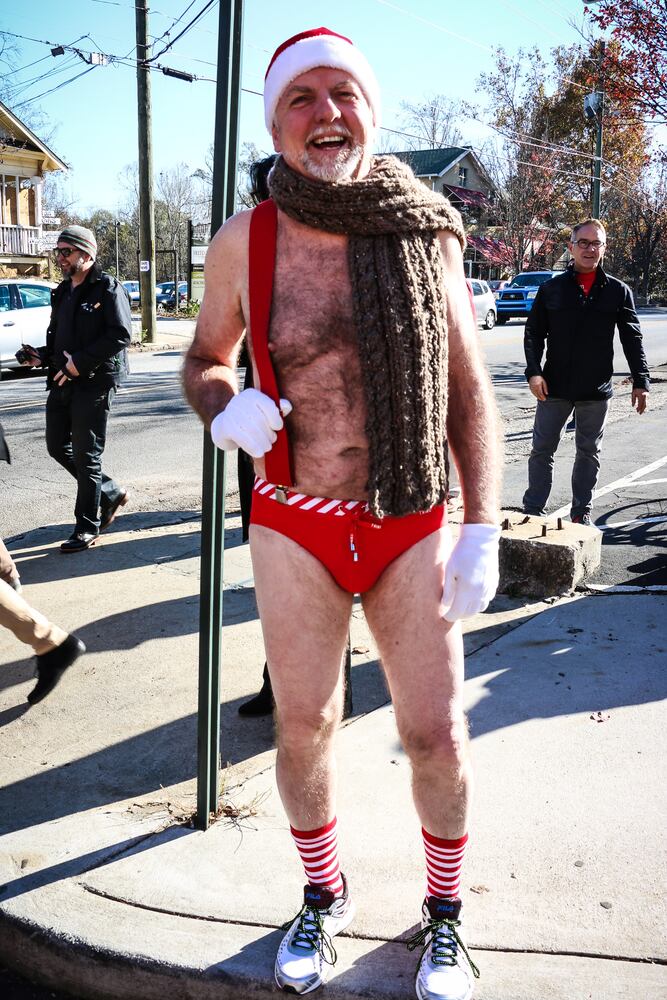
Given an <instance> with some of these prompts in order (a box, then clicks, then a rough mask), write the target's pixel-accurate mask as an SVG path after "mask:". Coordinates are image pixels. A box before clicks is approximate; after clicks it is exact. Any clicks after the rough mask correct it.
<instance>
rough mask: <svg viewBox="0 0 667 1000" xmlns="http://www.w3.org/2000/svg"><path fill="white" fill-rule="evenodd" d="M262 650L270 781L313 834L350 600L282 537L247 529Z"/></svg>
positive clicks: (326, 816) (327, 797) (322, 815)
mask: <svg viewBox="0 0 667 1000" xmlns="http://www.w3.org/2000/svg"><path fill="white" fill-rule="evenodd" d="M250 552H251V555H252V564H253V570H254V575H255V593H256V596H257V605H258V607H259V614H260V619H261V622H262V632H263V635H264V647H265V649H266V656H267V660H268V664H269V673H270V675H271V684H272V686H273V696H274V699H275V703H276V712H275V716H276V730H277V747H278V757H277V761H276V779H277V782H278V789H279V791H280V797H281V799H282V802H283V805H284V807H285V812H286V813H287V816H288V819H289V821H290V823H291V824H292V826H294V827H296V828H297V829H299V830H314V829H318V828H319V827H320V826H324V825H325V824H326V823H328V822H329V821H330V820H331V819H333V816H334V815H335V811H336V810H335V790H336V763H335V757H334V738H335V735H336V730H337V728H338V724H339V722H340V718H341V712H342V704H343V688H342V683H341V666H342V660H343V653H344V651H345V642H346V638H347V629H348V623H349V620H350V612H351V610H352V595H351V594H348V593H347V592H346V591H344V590H341V588H340V587H339V586H338V584H337V583H336V582H335V581H334V579H333V577H332V576H331V575H330V573H329V572H328V570H326V569H325V568H324V566H322V564H321V563H320V562H319V561H318V560H317V559H315V558H314V556H312V555H311V554H310V553H309V552H307V551H306V550H305V549H303V548H301V546H300V545H297V544H296V542H293V541H292V540H291V539H290V538H285V537H284V536H283V535H280V534H278V533H277V532H275V531H271V530H270V529H269V528H265V527H262V526H260V525H251V527H250Z"/></svg>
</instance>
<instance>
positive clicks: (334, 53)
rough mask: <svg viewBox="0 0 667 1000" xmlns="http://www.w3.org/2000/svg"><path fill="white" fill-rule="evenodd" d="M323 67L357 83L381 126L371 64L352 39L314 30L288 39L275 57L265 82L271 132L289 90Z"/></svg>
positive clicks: (267, 119) (323, 29) (377, 93)
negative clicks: (301, 79) (283, 98)
mask: <svg viewBox="0 0 667 1000" xmlns="http://www.w3.org/2000/svg"><path fill="white" fill-rule="evenodd" d="M320 66H324V67H327V68H330V69H342V70H345V71H346V72H348V73H349V74H350V75H351V76H352V77H354V79H355V80H356V81H357V83H358V84H359V86H360V87H361V90H362V92H363V94H364V96H365V98H366V100H367V101H368V103H369V105H370V109H371V111H372V112H373V121H374V123H375V125H376V126H377V125H379V124H380V88H379V86H378V82H377V80H376V78H375V73H374V72H373V70H372V69H371V67H370V65H369V63H368V60H367V59H366V57H365V56H364V55H362V53H361V52H360V51H359V49H357V48H355V46H354V44H353V43H352V42H351V41H350V39H349V38H345V36H344V35H337V34H336V32H335V31H329V29H328V28H311V30H310V31H302V32H301V34H299V35H294V36H293V37H292V38H288V39H287V41H286V42H283V44H282V45H279V46H278V48H277V49H276V51H275V52H274V53H273V57H272V59H271V62H270V63H269V68H268V69H267V71H266V77H265V79H264V118H265V121H266V127H267V128H268V130H269V132H270V131H271V125H272V124H273V116H274V114H275V110H276V106H277V104H278V101H279V100H280V97H281V95H282V93H283V91H284V90H285V88H286V87H288V86H289V84H290V83H291V82H292V80H296V78H297V76H301V74H302V73H308V72H309V70H311V69H318V68H319V67H320Z"/></svg>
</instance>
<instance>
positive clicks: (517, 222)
mask: <svg viewBox="0 0 667 1000" xmlns="http://www.w3.org/2000/svg"><path fill="white" fill-rule="evenodd" d="M547 75H548V74H547V68H546V65H545V63H544V60H543V58H542V56H541V54H540V53H539V52H538V51H537V49H534V50H533V51H532V52H526V51H524V50H521V49H520V50H519V52H518V53H517V56H516V57H515V58H514V59H511V58H510V57H509V56H508V55H507V53H506V52H505V51H504V50H503V49H497V50H496V66H495V69H494V71H493V72H491V73H483V74H482V75H481V76H480V78H479V88H480V89H481V91H482V92H483V93H485V94H486V95H487V96H488V99H489V106H488V110H487V114H488V115H489V116H490V119H491V122H492V125H493V127H494V128H495V129H496V133H497V139H496V141H495V142H494V143H493V144H491V145H489V146H488V147H487V152H486V158H485V164H486V166H487V169H488V170H489V173H490V175H491V177H492V178H493V181H494V184H495V187H496V190H497V202H496V206H495V214H496V216H497V222H498V227H497V233H496V235H498V236H499V237H500V239H501V240H502V241H503V242H504V243H505V244H506V245H507V246H509V247H510V248H511V250H512V253H513V258H514V261H513V268H514V270H515V271H522V270H524V268H532V267H536V266H541V265H543V264H546V263H547V262H550V257H551V253H552V251H553V237H554V235H555V234H556V232H557V231H558V229H559V228H560V218H561V203H562V195H561V194H560V192H559V185H560V186H562V184H560V176H559V173H558V167H557V166H556V165H555V164H554V156H553V153H552V151H551V150H550V149H549V148H547V147H546V145H545V144H544V143H543V142H534V141H533V140H534V139H535V138H539V136H538V133H539V132H540V131H543V129H542V128H541V126H540V124H539V122H538V118H539V114H540V112H541V110H542V108H543V106H544V103H545V101H546V100H547V95H546V88H545V83H546V79H547ZM473 113H475V110H474V109H473ZM476 117H479V112H477V114H476Z"/></svg>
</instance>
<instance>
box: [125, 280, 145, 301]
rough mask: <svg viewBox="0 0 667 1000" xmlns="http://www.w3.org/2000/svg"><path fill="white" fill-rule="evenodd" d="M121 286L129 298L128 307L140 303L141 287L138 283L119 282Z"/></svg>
mask: <svg viewBox="0 0 667 1000" xmlns="http://www.w3.org/2000/svg"><path fill="white" fill-rule="evenodd" d="M121 285H122V286H123V288H124V289H125V291H126V292H127V294H128V295H129V297H130V305H133V306H138V305H139V303H140V302H141V286H140V285H139V282H138V281H121Z"/></svg>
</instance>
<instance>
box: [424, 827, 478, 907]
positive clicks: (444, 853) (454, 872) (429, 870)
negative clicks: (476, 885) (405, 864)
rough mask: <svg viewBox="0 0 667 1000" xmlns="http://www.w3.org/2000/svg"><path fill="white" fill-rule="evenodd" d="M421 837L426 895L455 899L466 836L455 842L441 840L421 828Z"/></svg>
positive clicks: (466, 841)
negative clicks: (424, 860)
mask: <svg viewBox="0 0 667 1000" xmlns="http://www.w3.org/2000/svg"><path fill="white" fill-rule="evenodd" d="M422 836H423V838H424V851H425V852H426V894H427V895H428V896H437V897H438V898H439V899H455V898H456V897H457V896H458V894H459V887H460V885H461V868H462V867H463V857H464V855H465V851H466V844H467V843H468V834H467V833H466V834H464V835H463V836H462V837H459V838H458V839H457V840H443V838H442V837H434V836H433V834H431V833H429V832H428V830H425V829H424V828H423V827H422Z"/></svg>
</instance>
